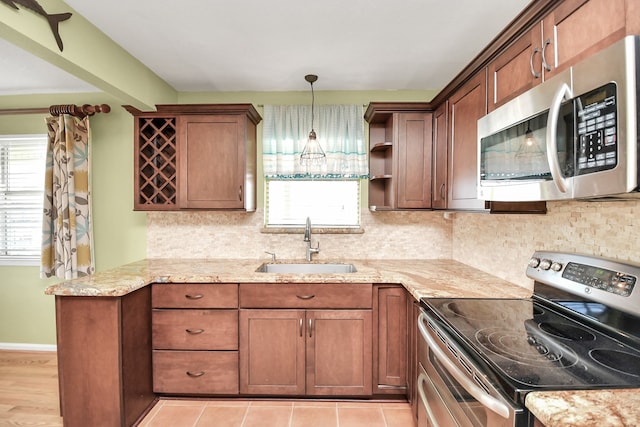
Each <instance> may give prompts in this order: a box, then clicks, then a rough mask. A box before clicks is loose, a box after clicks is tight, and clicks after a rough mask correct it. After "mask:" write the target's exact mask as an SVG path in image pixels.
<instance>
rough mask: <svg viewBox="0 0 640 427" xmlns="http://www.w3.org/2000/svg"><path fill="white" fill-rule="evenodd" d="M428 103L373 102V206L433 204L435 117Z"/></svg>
mask: <svg viewBox="0 0 640 427" xmlns="http://www.w3.org/2000/svg"><path fill="white" fill-rule="evenodd" d="M430 110H431V108H430V105H429V104H428V103H379V102H374V103H371V104H369V107H368V108H367V111H366V112H365V116H364V117H365V120H367V122H368V123H369V148H370V150H369V174H370V177H369V207H370V209H371V210H393V209H429V208H431V156H432V119H431V112H430Z"/></svg>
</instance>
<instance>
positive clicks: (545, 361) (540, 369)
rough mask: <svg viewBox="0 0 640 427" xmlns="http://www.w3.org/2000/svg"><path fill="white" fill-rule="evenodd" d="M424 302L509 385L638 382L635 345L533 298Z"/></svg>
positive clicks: (625, 384) (585, 385)
mask: <svg viewBox="0 0 640 427" xmlns="http://www.w3.org/2000/svg"><path fill="white" fill-rule="evenodd" d="M423 306H425V307H426V308H427V309H428V310H429V311H430V312H431V313H432V314H435V317H436V318H437V319H438V320H440V321H441V322H442V323H444V324H445V325H446V326H447V329H449V330H450V331H451V332H452V333H453V335H454V336H457V337H458V338H461V341H462V342H463V343H464V345H465V346H467V347H468V348H470V351H469V353H470V355H475V357H476V358H479V359H480V360H481V361H483V362H484V363H486V364H488V365H489V366H490V367H491V368H492V370H493V371H495V373H496V374H497V375H498V376H499V379H500V380H501V381H502V382H507V383H509V384H510V387H511V388H513V389H514V390H532V389H539V388H545V389H581V388H593V387H612V388H613V387H637V386H640V351H638V350H636V348H638V347H637V346H633V345H629V343H625V342H623V340H620V339H619V337H617V336H615V335H613V336H612V334H608V333H604V332H605V331H603V330H600V329H596V328H593V327H591V326H589V325H588V324H585V323H581V322H577V321H576V320H575V319H573V318H571V317H568V316H567V315H566V314H565V313H563V312H562V311H558V310H556V309H555V308H554V307H552V306H547V305H543V304H541V303H540V302H539V301H536V300H534V299H466V298H455V299H446V298H430V299H425V300H423ZM587 308H588V310H591V311H592V312H593V313H590V314H588V315H589V316H591V315H592V314H593V315H594V316H592V317H597V316H598V315H600V316H602V315H603V314H602V313H601V312H600V309H599V308H598V307H587ZM605 328H606V327H605Z"/></svg>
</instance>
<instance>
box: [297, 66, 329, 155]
mask: <svg viewBox="0 0 640 427" xmlns="http://www.w3.org/2000/svg"><path fill="white" fill-rule="evenodd" d="M304 79H305V80H306V81H308V82H309V84H310V85H311V132H309V138H308V139H307V143H306V144H305V146H304V149H303V150H302V154H300V164H301V165H307V166H310V165H320V164H323V163H324V162H325V161H326V157H327V156H326V155H325V154H324V151H323V150H322V147H321V146H320V143H319V142H318V139H317V137H316V131H315V130H314V129H313V120H314V113H315V112H314V106H315V105H314V104H315V96H314V93H313V83H314V82H315V81H316V80H318V76H316V75H314V74H307V75H306V76H304Z"/></svg>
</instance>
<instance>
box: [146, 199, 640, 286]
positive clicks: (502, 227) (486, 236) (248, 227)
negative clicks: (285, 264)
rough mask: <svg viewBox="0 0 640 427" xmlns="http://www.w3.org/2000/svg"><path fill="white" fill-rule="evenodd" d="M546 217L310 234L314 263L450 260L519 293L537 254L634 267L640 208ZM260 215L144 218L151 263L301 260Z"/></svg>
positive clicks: (575, 207) (375, 219)
mask: <svg viewBox="0 0 640 427" xmlns="http://www.w3.org/2000/svg"><path fill="white" fill-rule="evenodd" d="M547 208H548V213H547V214H546V215H504V214H500V215H488V214H480V213H468V212H456V213H455V214H453V215H451V216H450V217H451V219H445V218H444V215H443V212H441V211H432V212H430V211H417V212H413V211H400V212H373V213H372V212H369V211H368V210H364V211H363V212H362V228H363V229H364V233H361V234H314V235H313V236H312V240H313V244H314V246H315V244H316V242H318V241H319V242H320V254H319V255H317V256H314V259H317V260H339V259H376V258H380V259H434V258H452V259H455V260H458V261H461V262H463V263H465V264H468V265H471V266H473V267H476V268H478V269H480V270H483V271H486V272H488V273H491V274H493V275H495V276H498V277H500V278H502V279H505V280H508V281H510V282H513V283H516V284H519V285H521V286H525V287H528V288H530V287H532V283H531V281H530V280H529V279H527V278H526V276H525V275H524V271H525V267H526V264H527V261H528V260H529V257H530V256H531V254H532V253H533V252H534V251H535V250H537V249H543V250H555V251H565V252H566V251H573V252H578V253H584V254H591V255H596V256H604V257H608V258H617V259H621V260H626V261H631V262H635V263H640V225H638V224H637V221H636V219H637V218H638V215H639V214H640V201H624V202H623V201H615V202H582V201H569V202H549V203H547ZM263 216H264V213H263V212H262V211H261V210H259V211H256V212H254V213H241V212H149V213H147V256H148V257H149V258H158V257H160V258H227V259H228V258H243V259H247V258H248V259H256V260H267V259H269V255H267V254H265V253H264V252H265V251H269V252H275V253H276V254H277V256H278V258H279V259H296V260H303V259H304V256H305V248H306V246H305V243H304V242H303V241H302V237H303V236H302V233H301V232H300V233H298V234H272V233H263V232H262V229H263Z"/></svg>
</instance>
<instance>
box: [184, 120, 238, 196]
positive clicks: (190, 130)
mask: <svg viewBox="0 0 640 427" xmlns="http://www.w3.org/2000/svg"><path fill="white" fill-rule="evenodd" d="M244 122H245V119H244V118H242V117H240V116H232V115H203V116H200V115H192V116H191V115H185V116H180V117H178V129H179V134H178V135H179V140H178V144H179V148H180V154H179V162H180V171H181V173H180V178H179V179H180V207H181V208H198V209H204V208H211V209H221V208H226V209H241V208H243V207H244V201H243V199H244V196H245V195H244V188H243V187H244V176H245V171H244V161H245V145H244V140H245V129H244Z"/></svg>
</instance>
